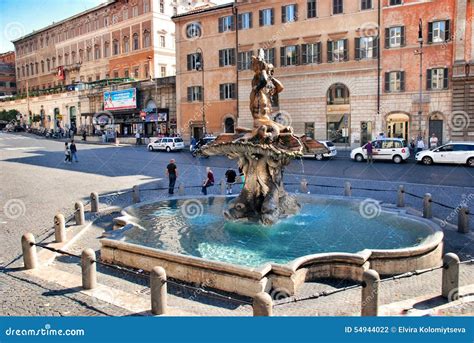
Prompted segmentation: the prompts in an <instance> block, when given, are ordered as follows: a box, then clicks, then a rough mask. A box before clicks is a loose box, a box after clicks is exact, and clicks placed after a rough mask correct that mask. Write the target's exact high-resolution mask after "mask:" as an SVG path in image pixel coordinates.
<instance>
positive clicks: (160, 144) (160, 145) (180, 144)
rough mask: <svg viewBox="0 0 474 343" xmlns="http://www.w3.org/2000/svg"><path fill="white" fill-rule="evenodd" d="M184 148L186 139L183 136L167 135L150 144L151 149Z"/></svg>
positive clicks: (149, 148) (170, 149)
mask: <svg viewBox="0 0 474 343" xmlns="http://www.w3.org/2000/svg"><path fill="white" fill-rule="evenodd" d="M183 149H184V141H183V139H182V138H181V137H165V138H160V139H157V140H156V141H154V142H151V143H149V144H148V150H149V151H155V150H166V151H167V152H171V151H178V150H183Z"/></svg>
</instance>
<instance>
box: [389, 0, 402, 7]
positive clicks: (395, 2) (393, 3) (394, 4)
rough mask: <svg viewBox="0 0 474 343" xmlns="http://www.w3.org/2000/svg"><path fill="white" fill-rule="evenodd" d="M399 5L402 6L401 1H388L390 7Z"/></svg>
mask: <svg viewBox="0 0 474 343" xmlns="http://www.w3.org/2000/svg"><path fill="white" fill-rule="evenodd" d="M401 4H402V0H390V3H389V5H390V6H397V5H401Z"/></svg>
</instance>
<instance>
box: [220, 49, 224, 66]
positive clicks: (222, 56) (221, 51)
mask: <svg viewBox="0 0 474 343" xmlns="http://www.w3.org/2000/svg"><path fill="white" fill-rule="evenodd" d="M223 66H224V50H219V67H223Z"/></svg>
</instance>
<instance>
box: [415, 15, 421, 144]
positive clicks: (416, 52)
mask: <svg viewBox="0 0 474 343" xmlns="http://www.w3.org/2000/svg"><path fill="white" fill-rule="evenodd" d="M418 43H420V48H419V50H415V55H418V56H420V75H419V77H420V90H419V92H420V94H419V95H420V100H419V102H420V103H419V108H418V130H419V131H420V136H421V116H422V114H423V22H422V20H421V18H420V20H419V22H418Z"/></svg>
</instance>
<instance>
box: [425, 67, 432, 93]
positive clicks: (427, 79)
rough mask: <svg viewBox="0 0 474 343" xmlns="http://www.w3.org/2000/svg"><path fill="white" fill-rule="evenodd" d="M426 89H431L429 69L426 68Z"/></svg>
mask: <svg viewBox="0 0 474 343" xmlns="http://www.w3.org/2000/svg"><path fill="white" fill-rule="evenodd" d="M426 89H428V90H429V89H431V69H426Z"/></svg>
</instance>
